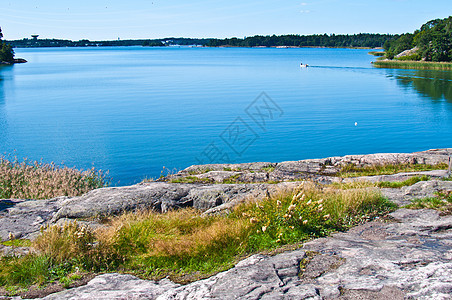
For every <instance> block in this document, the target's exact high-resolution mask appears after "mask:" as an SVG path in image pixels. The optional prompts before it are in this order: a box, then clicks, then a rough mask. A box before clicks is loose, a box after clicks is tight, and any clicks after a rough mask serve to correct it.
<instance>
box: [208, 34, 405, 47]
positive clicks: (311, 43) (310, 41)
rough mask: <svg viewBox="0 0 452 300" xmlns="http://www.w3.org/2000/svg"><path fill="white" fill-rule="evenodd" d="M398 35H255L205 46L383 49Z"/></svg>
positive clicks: (212, 41) (212, 40) (214, 41)
mask: <svg viewBox="0 0 452 300" xmlns="http://www.w3.org/2000/svg"><path fill="white" fill-rule="evenodd" d="M398 37H399V36H398V35H392V34H376V33H359V34H351V35H350V34H338V35H336V34H330V35H328V34H313V35H297V34H288V35H271V36H270V35H267V36H262V35H255V36H252V37H245V38H243V39H241V38H227V39H211V40H210V42H209V43H208V44H207V46H210V47H219V46H231V47H278V46H279V47H338V48H358V47H364V48H376V47H383V45H384V44H385V43H386V42H387V41H388V40H393V39H397V38H398Z"/></svg>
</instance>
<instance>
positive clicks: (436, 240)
mask: <svg viewBox="0 0 452 300" xmlns="http://www.w3.org/2000/svg"><path fill="white" fill-rule="evenodd" d="M391 217H392V218H393V221H392V222H383V221H374V222H370V223H367V224H364V225H361V226H358V227H355V228H353V229H351V230H349V231H348V232H346V233H338V234H335V235H333V236H331V237H328V238H322V239H317V240H313V241H311V242H308V243H306V244H305V245H304V247H303V248H302V249H300V250H296V251H291V252H286V253H282V254H278V255H275V256H266V255H253V256H251V257H249V258H247V259H245V260H243V261H241V262H240V263H238V264H237V265H236V266H235V267H234V268H232V269H230V270H228V271H225V272H222V273H219V274H217V275H215V276H212V277H211V278H208V279H205V280H200V281H197V282H193V283H191V284H188V285H184V286H180V285H177V284H174V283H171V282H170V281H168V280H162V281H160V282H152V281H145V280H139V279H137V278H135V277H133V276H130V275H120V274H106V275H100V276H98V277H97V278H95V279H93V280H92V281H91V282H90V283H89V284H88V285H87V286H83V287H79V288H75V289H72V290H67V291H63V292H60V293H57V294H54V295H50V296H48V297H46V298H43V299H162V300H163V299H168V300H169V299H388V298H391V299H394V300H395V299H407V298H408V299H450V295H451V294H452V216H440V215H439V213H438V212H436V211H433V210H407V209H399V210H397V211H396V212H394V213H392V214H391Z"/></svg>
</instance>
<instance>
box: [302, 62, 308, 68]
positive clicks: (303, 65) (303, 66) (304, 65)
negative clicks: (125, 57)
mask: <svg viewBox="0 0 452 300" xmlns="http://www.w3.org/2000/svg"><path fill="white" fill-rule="evenodd" d="M307 67H309V65H307V64H303V63H300V68H307Z"/></svg>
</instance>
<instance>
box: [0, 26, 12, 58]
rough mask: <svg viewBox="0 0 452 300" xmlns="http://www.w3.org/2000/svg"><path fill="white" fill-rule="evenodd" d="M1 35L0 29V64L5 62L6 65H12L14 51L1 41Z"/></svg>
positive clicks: (0, 30)
mask: <svg viewBox="0 0 452 300" xmlns="http://www.w3.org/2000/svg"><path fill="white" fill-rule="evenodd" d="M2 38H3V33H2V29H1V28H0V63H1V62H7V63H13V62H14V50H13V47H11V45H8V44H6V43H5V42H3V41H2Z"/></svg>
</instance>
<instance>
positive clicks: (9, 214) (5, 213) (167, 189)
mask: <svg viewBox="0 0 452 300" xmlns="http://www.w3.org/2000/svg"><path fill="white" fill-rule="evenodd" d="M450 153H452V149H439V150H429V151H424V152H416V153H387V154H370V155H347V156H343V157H330V158H324V159H308V160H301V161H289V162H281V163H265V162H260V163H246V164H218V165H202V166H191V167H189V168H187V169H185V170H183V171H181V172H179V173H178V174H176V175H174V176H170V177H169V178H166V179H165V180H166V181H169V182H149V183H141V184H137V185H133V186H125V187H111V188H103V189H97V190H94V191H91V192H89V193H87V194H85V195H83V196H79V197H72V198H68V197H58V198H54V199H50V200H28V201H26V200H0V238H1V239H2V240H7V239H8V236H9V233H13V234H14V236H16V237H22V238H33V236H35V234H36V232H37V231H38V230H39V228H40V227H41V225H46V224H52V223H56V222H59V221H60V222H61V220H71V219H80V218H84V219H86V218H88V219H93V218H97V217H103V216H110V215H115V214H120V213H122V212H125V211H133V210H137V209H154V210H156V211H161V212H165V211H167V210H169V209H174V208H180V207H195V208H197V209H200V210H203V211H206V213H218V212H220V211H223V210H227V209H229V208H231V207H232V206H234V205H236V204H237V203H239V202H241V201H243V200H244V199H247V198H249V197H254V198H262V197H265V196H266V195H269V194H272V193H274V192H277V191H278V190H281V189H293V188H294V187H296V186H297V185H298V183H297V182H296V181H297V180H302V179H307V178H309V179H313V180H316V181H317V182H319V183H332V182H339V181H346V182H347V181H356V180H367V181H401V180H405V179H407V178H409V177H412V176H415V175H417V176H419V175H422V174H426V175H428V176H431V177H433V178H438V177H444V176H446V175H447V171H441V170H439V171H430V172H414V173H400V174H396V175H383V176H367V177H358V178H347V179H341V178H339V177H333V176H332V175H334V174H337V173H338V172H340V171H341V169H342V168H343V167H344V166H347V165H354V166H357V167H365V166H371V165H381V164H406V163H422V164H431V165H436V164H439V163H447V162H448V160H449V155H450ZM187 178H188V179H190V180H194V182H195V183H171V181H177V180H181V179H185V180H186V179H187ZM290 181H295V182H290ZM200 182H201V183H200ZM206 182H210V183H206ZM234 182H238V183H237V184H234ZM275 182H278V183H277V184H272V183H275ZM226 183H227V184H226ZM244 183H246V184H244ZM404 191H405V190H404ZM406 192H407V193H411V192H409V191H408V190H406ZM386 193H387V194H388V195H391V190H387V191H386ZM421 193H423V192H421ZM400 197H401V198H400ZM394 198H395V199H396V200H397V201H399V200H400V203H406V202H407V201H409V200H410V199H412V197H410V196H409V195H408V194H407V195H405V196H400V193H398V192H397V191H396V195H395V196H394ZM0 250H1V249H0Z"/></svg>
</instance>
